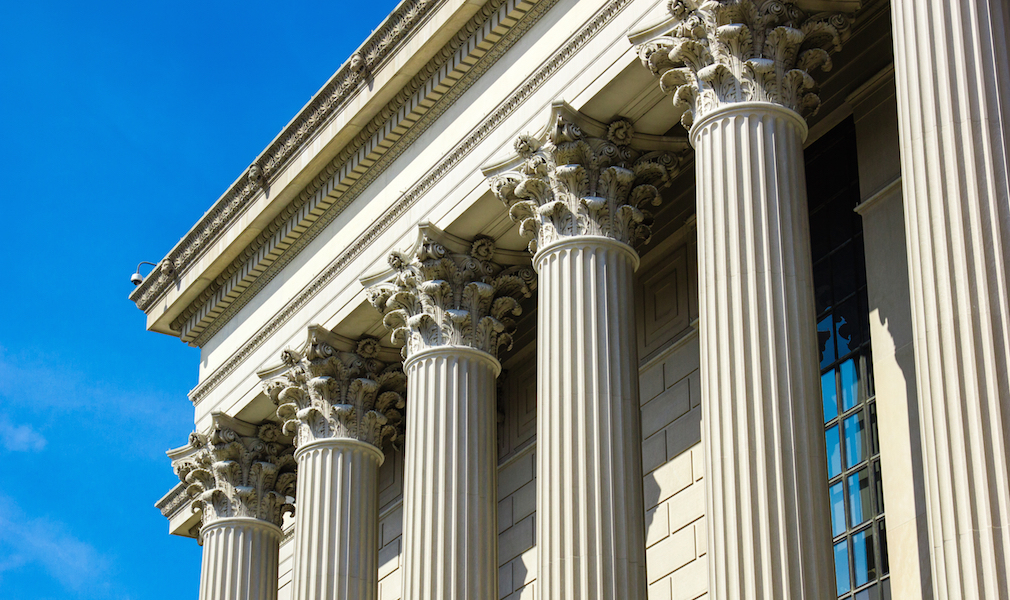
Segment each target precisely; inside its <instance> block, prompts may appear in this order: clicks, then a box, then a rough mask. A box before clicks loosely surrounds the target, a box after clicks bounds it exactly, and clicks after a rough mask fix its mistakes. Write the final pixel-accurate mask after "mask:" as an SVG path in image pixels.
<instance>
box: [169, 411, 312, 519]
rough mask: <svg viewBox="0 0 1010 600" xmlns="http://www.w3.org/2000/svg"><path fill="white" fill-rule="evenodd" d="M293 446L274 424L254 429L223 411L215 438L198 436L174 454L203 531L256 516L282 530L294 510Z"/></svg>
mask: <svg viewBox="0 0 1010 600" xmlns="http://www.w3.org/2000/svg"><path fill="white" fill-rule="evenodd" d="M293 452H294V448H293V447H292V445H291V440H290V438H289V437H287V436H285V435H284V433H283V432H282V431H281V429H280V427H278V426H277V425H274V424H273V423H267V424H265V425H260V426H258V427H257V426H254V425H250V424H249V423H245V422H243V421H239V420H238V419H233V418H231V417H228V416H226V415H223V414H221V413H217V414H215V415H214V428H213V430H212V431H211V432H210V434H202V433H193V434H191V435H190V438H189V445H188V446H185V447H183V448H180V449H179V450H174V451H172V452H170V453H169V456H170V457H171V458H173V461H172V466H173V468H174V469H175V473H176V475H178V476H179V479H180V480H181V481H183V482H184V483H185V484H187V488H186V493H187V494H188V495H189V496H190V497H191V498H193V509H194V510H200V511H202V513H203V514H202V519H203V527H204V529H206V528H207V526H208V525H211V524H213V523H215V522H217V521H220V520H222V519H232V518H243V517H244V518H253V519H258V520H261V521H265V522H268V523H272V524H274V525H276V526H278V527H280V525H281V519H282V517H283V514H284V513H285V512H292V511H293V510H294V507H293V506H292V504H291V503H290V502H289V498H290V497H293V496H294V494H295V460H294V456H293V454H292V453H293Z"/></svg>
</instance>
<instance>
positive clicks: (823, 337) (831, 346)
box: [817, 315, 835, 369]
mask: <svg viewBox="0 0 1010 600" xmlns="http://www.w3.org/2000/svg"><path fill="white" fill-rule="evenodd" d="M833 331H834V330H833V328H832V325H831V315H828V316H826V317H824V318H823V319H821V321H820V322H819V323H817V341H818V343H819V344H820V349H821V368H822V369H823V368H824V367H828V366H830V365H831V363H833V362H835V340H834V333H833Z"/></svg>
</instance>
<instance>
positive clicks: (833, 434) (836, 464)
mask: <svg viewBox="0 0 1010 600" xmlns="http://www.w3.org/2000/svg"><path fill="white" fill-rule="evenodd" d="M824 444H825V445H826V446H827V450H828V479H831V478H832V477H835V476H837V475H839V474H840V473H841V472H842V447H841V442H840V441H839V439H838V426H837V425H835V426H834V427H829V428H828V430H827V431H825V432H824Z"/></svg>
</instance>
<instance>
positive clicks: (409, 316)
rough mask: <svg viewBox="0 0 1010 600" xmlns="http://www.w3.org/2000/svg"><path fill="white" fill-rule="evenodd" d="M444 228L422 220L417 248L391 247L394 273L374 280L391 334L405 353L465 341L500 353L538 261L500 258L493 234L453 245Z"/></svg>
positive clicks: (371, 293)
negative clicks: (496, 258)
mask: <svg viewBox="0 0 1010 600" xmlns="http://www.w3.org/2000/svg"><path fill="white" fill-rule="evenodd" d="M443 236H445V234H444V233H442V232H440V231H439V230H437V229H436V228H434V227H432V226H429V225H425V226H424V227H423V228H422V233H421V235H420V239H419V242H418V244H416V245H415V248H414V249H412V250H410V251H407V252H394V253H393V254H391V255H390V257H389V264H390V266H391V267H392V269H393V273H392V276H391V278H390V279H391V280H390V281H386V282H383V283H379V284H376V285H374V286H372V287H370V288H369V290H368V298H369V301H370V302H371V304H372V305H373V306H374V307H375V308H376V309H378V310H379V311H380V312H382V314H383V324H384V325H385V326H386V328H387V329H389V330H390V331H391V332H392V340H393V342H394V343H395V344H398V345H400V344H402V345H403V356H404V357H405V358H407V357H410V356H411V355H413V354H414V353H416V352H419V351H421V350H425V349H428V348H436V347H440V346H468V347H471V348H474V349H477V350H482V351H484V352H487V353H488V354H490V355H492V356H495V357H497V355H498V351H499V349H500V348H502V347H505V348H511V346H512V331H513V330H514V328H515V321H514V317H517V316H519V315H520V314H522V309H521V308H520V306H519V303H520V301H522V300H523V299H525V298H529V297H530V296H531V294H532V292H531V289H532V288H533V287H534V285H535V274H534V273H533V269H532V268H531V267H530V266H528V265H517V266H511V267H505V266H503V265H501V264H499V263H497V262H495V261H494V260H493V258H494V256H495V252H496V248H495V243H494V240H493V239H491V238H489V237H478V238H476V239H475V240H473V241H472V242H471V243H469V248H466V249H464V248H453V249H450V248H448V247H447V246H446V245H445V244H444V243H442V241H440V239H439V238H440V237H443ZM454 245H458V244H454Z"/></svg>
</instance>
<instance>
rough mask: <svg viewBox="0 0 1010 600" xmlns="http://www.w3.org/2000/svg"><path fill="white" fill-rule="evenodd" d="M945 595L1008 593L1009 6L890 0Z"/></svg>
mask: <svg viewBox="0 0 1010 600" xmlns="http://www.w3.org/2000/svg"><path fill="white" fill-rule="evenodd" d="M891 11H892V23H893V27H894V44H895V65H894V70H895V82H896V84H897V97H898V132H899V138H900V144H901V171H902V188H903V193H904V199H905V229H906V232H907V236H908V237H907V246H908V259H909V260H908V262H909V276H910V286H911V290H910V291H911V299H912V324H913V331H914V333H913V347H914V352H915V373H916V383H917V389H918V393H919V414H920V417H921V419H920V431H921V437H922V447H923V454H924V469H923V472H922V473H921V477H922V478H923V480H924V481H925V487H926V505H927V509H926V516H927V524H928V525H927V526H928V531H929V541H930V546H931V562H932V575H933V591H934V594H935V596H936V597H937V598H952V599H953V598H993V599H995V598H1002V599H1005V598H1010V527H1008V524H1010V455H1008V451H1010V444H1008V438H1010V410H1008V404H1007V399H1008V398H1010V379H1008V377H1010V376H1008V369H1010V285H1008V282H1007V277H1008V275H1007V273H1008V267H1010V175H1008V169H1010V159H1008V153H1010V143H1008V135H1010V116H1008V115H1010V60H1008V58H1007V57H1008V53H1010V47H1008V43H1007V31H1008V30H1010V7H1008V6H1007V3H1006V2H1005V1H1001V0H970V1H969V0H913V1H910V0H893V1H892V2H891Z"/></svg>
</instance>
